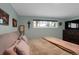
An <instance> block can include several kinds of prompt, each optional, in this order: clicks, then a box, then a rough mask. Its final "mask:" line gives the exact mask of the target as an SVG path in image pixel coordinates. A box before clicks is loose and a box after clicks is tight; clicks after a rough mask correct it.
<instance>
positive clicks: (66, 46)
mask: <svg viewBox="0 0 79 59" xmlns="http://www.w3.org/2000/svg"><path fill="white" fill-rule="evenodd" d="M42 38H43V39H44V40H46V41H48V42H50V43H51V44H54V45H56V46H57V47H59V48H61V49H63V50H64V51H67V52H69V53H71V54H73V55H79V45H77V44H73V43H70V42H67V41H64V40H61V39H58V38H54V37H42Z"/></svg>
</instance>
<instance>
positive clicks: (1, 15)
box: [0, 8, 9, 25]
mask: <svg viewBox="0 0 79 59" xmlns="http://www.w3.org/2000/svg"><path fill="white" fill-rule="evenodd" d="M0 25H9V15H8V14H7V13H6V12H5V11H3V10H2V9H1V8H0Z"/></svg>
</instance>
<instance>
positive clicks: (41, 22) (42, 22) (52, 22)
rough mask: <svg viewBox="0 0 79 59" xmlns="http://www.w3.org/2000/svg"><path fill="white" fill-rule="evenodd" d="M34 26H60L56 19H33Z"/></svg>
mask: <svg viewBox="0 0 79 59" xmlns="http://www.w3.org/2000/svg"><path fill="white" fill-rule="evenodd" d="M33 28H58V22H57V21H56V20H33Z"/></svg>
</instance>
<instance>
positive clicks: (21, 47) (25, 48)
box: [15, 40, 30, 55]
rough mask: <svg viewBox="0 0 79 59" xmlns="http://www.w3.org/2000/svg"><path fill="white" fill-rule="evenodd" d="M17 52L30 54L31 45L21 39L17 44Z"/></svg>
mask: <svg viewBox="0 0 79 59" xmlns="http://www.w3.org/2000/svg"><path fill="white" fill-rule="evenodd" d="M15 48H16V52H17V54H19V55H29V54H30V47H29V45H28V44H27V43H25V42H24V41H23V40H21V41H20V42H19V43H18V44H17V45H16V46H15Z"/></svg>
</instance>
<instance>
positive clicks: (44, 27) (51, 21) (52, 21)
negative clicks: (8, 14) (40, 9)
mask: <svg viewBox="0 0 79 59" xmlns="http://www.w3.org/2000/svg"><path fill="white" fill-rule="evenodd" d="M34 21H38V22H39V21H44V22H45V21H46V22H51V23H53V22H56V23H57V24H56V26H55V27H53V26H50V25H49V26H48V27H38V26H36V27H35V26H34ZM33 28H58V21H57V20H39V19H33Z"/></svg>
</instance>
